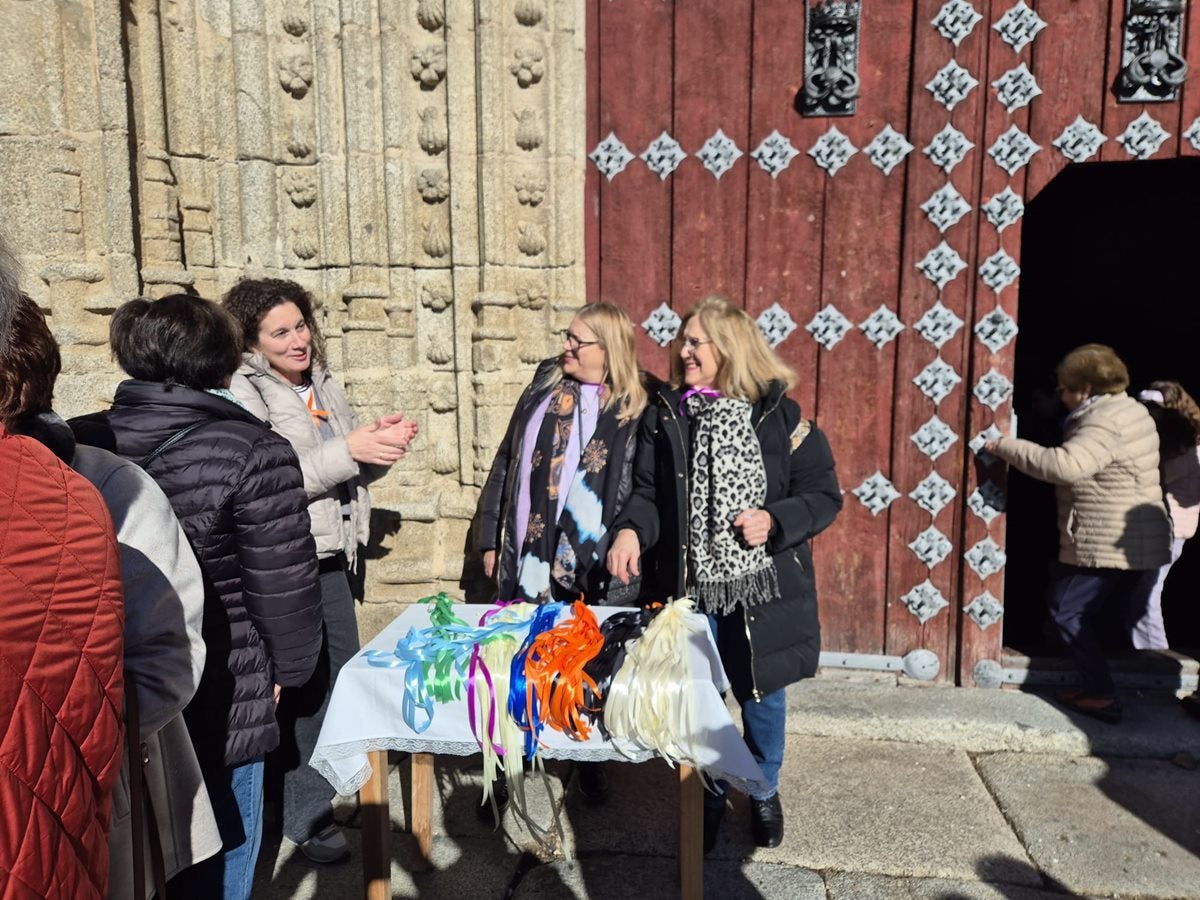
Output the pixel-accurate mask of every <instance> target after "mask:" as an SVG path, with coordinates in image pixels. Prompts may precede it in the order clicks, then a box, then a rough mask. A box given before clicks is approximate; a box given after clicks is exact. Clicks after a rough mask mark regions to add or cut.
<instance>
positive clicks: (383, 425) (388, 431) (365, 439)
mask: <svg viewBox="0 0 1200 900" xmlns="http://www.w3.org/2000/svg"><path fill="white" fill-rule="evenodd" d="M417 431H418V428H417V423H416V422H413V421H412V420H410V419H406V418H404V414H403V413H391V414H389V415H386V416H380V417H379V418H378V419H376V420H375V421H374V422H372V423H371V424H369V425H360V426H359V427H358V428H355V429H354V430H353V431H351V432H350V433H349V434H347V435H346V446H347V447H349V448H350V457H351V458H352V459H353V460H354V461H355V462H360V463H366V464H367V465H371V466H390V465H392V464H393V463H395V462H396V461H397V460H400V459H402V458H403V457H404V455H405V454H406V453H408V445H409V443H410V442H411V441H412V439H413V438H414V437H415V436H416V434H417Z"/></svg>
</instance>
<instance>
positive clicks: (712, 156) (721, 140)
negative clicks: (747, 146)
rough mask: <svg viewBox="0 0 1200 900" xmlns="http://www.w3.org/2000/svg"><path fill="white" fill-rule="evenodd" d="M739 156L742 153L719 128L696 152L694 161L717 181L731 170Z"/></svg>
mask: <svg viewBox="0 0 1200 900" xmlns="http://www.w3.org/2000/svg"><path fill="white" fill-rule="evenodd" d="M741 156H742V151H741V150H739V149H738V145H737V144H735V143H734V142H733V141H732V140H731V139H730V137H729V136H728V135H727V134H725V132H724V131H722V130H721V129H720V128H718V129H717V130H716V132H715V133H714V134H713V136H712V137H710V138H709V139H708V140H707V141H705V142H704V146H703V147H701V148H700V149H699V150H698V151H697V152H696V159H698V160H700V162H701V163H703V165H704V168H706V169H708V171H710V172H712V174H713V177H714V178H716V179H718V180H719V179H720V178H721V176H722V175H724V174H725V173H726V172H728V171H729V170H730V169H732V168H733V164H734V163H735V162H737V161H738V159H739V157H741Z"/></svg>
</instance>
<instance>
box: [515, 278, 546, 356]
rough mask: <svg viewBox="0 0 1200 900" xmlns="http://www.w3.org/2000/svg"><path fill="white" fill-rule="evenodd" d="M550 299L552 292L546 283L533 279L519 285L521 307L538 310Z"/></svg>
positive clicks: (518, 300) (518, 294)
mask: <svg viewBox="0 0 1200 900" xmlns="http://www.w3.org/2000/svg"><path fill="white" fill-rule="evenodd" d="M549 299H550V294H549V292H548V291H547V290H546V288H545V286H544V285H540V284H537V283H536V282H531V281H527V282H524V283H522V284H519V285H517V306H519V307H521V309H528V310H532V311H533V312H538V311H540V310H543V309H545V308H546V303H547V301H549ZM535 362H536V360H535Z"/></svg>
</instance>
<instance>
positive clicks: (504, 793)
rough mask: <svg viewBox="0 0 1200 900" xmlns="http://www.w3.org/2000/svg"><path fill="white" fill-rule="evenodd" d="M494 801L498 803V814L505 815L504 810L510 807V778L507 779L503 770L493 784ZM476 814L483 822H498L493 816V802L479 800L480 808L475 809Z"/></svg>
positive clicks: (497, 774)
mask: <svg viewBox="0 0 1200 900" xmlns="http://www.w3.org/2000/svg"><path fill="white" fill-rule="evenodd" d="M492 799H494V800H495V801H496V812H498V813H499V814H500V815H504V810H505V809H506V808H507V807H508V778H507V777H505V775H504V770H503V769H500V770H499V771H498V772H497V773H496V780H495V781H493V782H492ZM475 812H476V814H477V815H478V816H479V820H480V821H481V822H491V823H494V822H495V821H496V820H495V817H494V816H493V815H492V804H491V801H489V800H485V799H484V798H483V797H482V796H481V797H480V798H479V806H477V807H476V808H475Z"/></svg>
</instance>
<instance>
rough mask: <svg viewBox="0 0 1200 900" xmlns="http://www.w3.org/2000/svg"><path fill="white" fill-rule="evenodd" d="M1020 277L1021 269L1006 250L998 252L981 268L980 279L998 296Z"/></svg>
mask: <svg viewBox="0 0 1200 900" xmlns="http://www.w3.org/2000/svg"><path fill="white" fill-rule="evenodd" d="M1020 275H1021V267H1020V266H1018V265H1017V261H1016V260H1015V259H1013V258H1012V257H1011V256H1009V255H1008V254H1007V253H1005V252H1004V250H997V251H996V252H995V253H993V254H992V255H991V256H989V257H988V258H987V259H985V260H984V261H983V264H982V265H980V267H979V277H980V278H981V279H983V283H984V284H986V285H987V286H988V287H990V288H991V289H992V290H993V291H995V292H996V293H997V294H998V293H1000V292H1001V291H1002V290H1004V289H1005V288H1006V287H1008V286H1009V285H1010V284H1012V283H1013V282H1014V281H1016V280H1017V279H1018V278H1019V277H1020Z"/></svg>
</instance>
